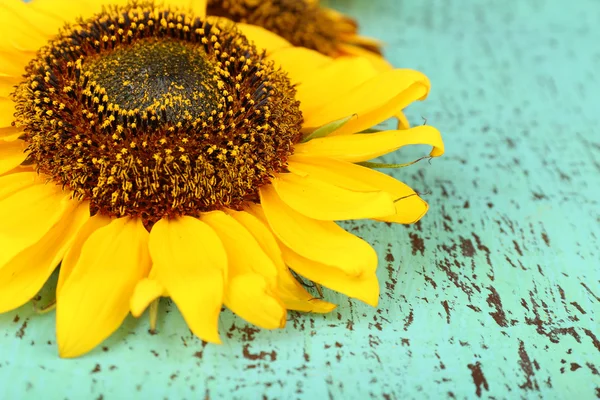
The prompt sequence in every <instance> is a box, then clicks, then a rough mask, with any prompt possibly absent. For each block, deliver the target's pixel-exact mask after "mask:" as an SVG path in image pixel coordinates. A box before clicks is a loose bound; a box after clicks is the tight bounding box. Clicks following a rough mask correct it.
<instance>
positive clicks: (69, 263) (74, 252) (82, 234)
mask: <svg viewBox="0 0 600 400" xmlns="http://www.w3.org/2000/svg"><path fill="white" fill-rule="evenodd" d="M109 223H110V218H109V217H106V216H104V215H102V214H96V215H94V216H93V217H91V218H89V219H88V220H87V221H86V222H85V224H83V225H82V226H81V228H79V230H78V231H77V233H76V234H75V240H73V243H72V244H71V246H70V247H69V250H68V251H67V253H66V254H65V258H64V259H63V262H62V264H61V265H60V273H59V274H58V283H57V284H56V291H57V292H60V291H61V289H62V287H63V285H64V283H65V282H66V281H67V279H68V278H69V275H71V272H73V268H74V267H75V265H76V264H77V260H79V257H80V256H81V249H82V248H83V245H84V244H85V243H86V242H87V240H88V239H89V237H90V236H91V235H92V233H94V232H96V231H97V230H98V229H100V228H102V227H104V226H106V225H108V224H109Z"/></svg>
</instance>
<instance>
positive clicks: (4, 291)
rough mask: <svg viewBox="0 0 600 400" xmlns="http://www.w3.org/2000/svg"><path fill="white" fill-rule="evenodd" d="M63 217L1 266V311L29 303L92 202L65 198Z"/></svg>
mask: <svg viewBox="0 0 600 400" xmlns="http://www.w3.org/2000/svg"><path fill="white" fill-rule="evenodd" d="M64 201H65V202H68V204H66V205H65V207H63V209H64V213H63V217H62V218H61V219H60V220H59V221H58V222H57V223H56V224H55V225H54V226H52V227H51V228H50V230H49V231H48V232H47V233H46V235H44V237H43V238H41V240H39V241H38V242H37V243H35V244H34V245H32V246H30V247H28V248H26V249H25V250H23V251H22V252H20V253H19V254H17V255H16V256H15V257H14V258H13V259H11V260H10V261H9V262H8V263H6V264H4V265H3V266H2V267H0V313H3V312H6V311H9V310H13V309H15V308H17V307H19V306H21V305H23V304H25V303H26V302H28V301H29V300H30V299H31V298H32V297H34V296H35V294H36V293H37V292H38V291H39V290H40V289H41V288H42V286H43V285H44V282H46V280H47V279H48V277H49V276H50V274H52V272H53V271H54V269H55V268H56V267H57V266H58V264H59V263H60V260H61V259H62V258H63V255H64V254H65V252H66V251H67V249H68V247H69V246H70V245H71V243H72V242H73V238H74V237H75V233H76V232H77V230H78V229H79V227H81V225H83V224H84V223H85V221H86V220H87V219H88V218H89V217H90V212H89V204H88V203H79V202H78V201H75V200H70V199H65V200H64Z"/></svg>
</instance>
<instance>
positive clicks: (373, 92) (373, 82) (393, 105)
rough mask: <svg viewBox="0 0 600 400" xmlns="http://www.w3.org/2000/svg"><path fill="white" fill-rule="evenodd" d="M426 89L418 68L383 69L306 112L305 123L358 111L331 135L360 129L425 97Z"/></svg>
mask: <svg viewBox="0 0 600 400" xmlns="http://www.w3.org/2000/svg"><path fill="white" fill-rule="evenodd" d="M428 92H429V80H428V79H427V77H426V76H425V75H423V74H421V73H420V72H417V71H412V70H402V69H394V70H389V71H385V72H382V73H380V74H379V75H377V76H375V77H374V78H372V79H370V80H368V81H367V82H364V83H363V84H362V85H360V86H358V87H356V88H355V89H353V90H352V91H351V92H349V93H346V94H345V95H344V96H341V97H340V98H338V99H337V101H334V102H331V103H329V104H326V105H324V106H323V107H321V108H320V109H319V110H318V111H316V112H312V113H310V114H309V115H307V116H306V118H305V121H304V126H305V127H307V128H317V127H319V126H321V125H324V124H326V123H328V122H331V121H335V120H336V119H340V118H342V117H345V116H347V115H351V114H358V117H357V118H356V119H353V120H352V121H350V122H349V123H348V124H347V125H346V126H344V127H342V128H341V129H340V130H338V131H336V132H334V133H333V135H344V134H348V133H354V132H360V131H362V130H365V129H367V128H370V127H372V126H375V125H377V124H379V123H381V122H383V121H385V120H386V119H388V118H390V117H392V116H394V115H396V114H397V113H398V112H399V111H401V110H402V109H404V108H406V106H408V105H409V104H410V103H412V102H414V101H416V100H422V99H424V98H425V97H427V94H428Z"/></svg>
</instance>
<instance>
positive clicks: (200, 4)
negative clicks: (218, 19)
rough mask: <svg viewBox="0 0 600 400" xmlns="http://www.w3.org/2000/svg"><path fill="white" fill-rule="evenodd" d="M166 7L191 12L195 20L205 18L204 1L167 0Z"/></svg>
mask: <svg viewBox="0 0 600 400" xmlns="http://www.w3.org/2000/svg"><path fill="white" fill-rule="evenodd" d="M165 4H166V5H169V6H173V7H179V8H183V9H189V10H192V12H193V15H194V16H195V17H197V18H200V19H204V18H205V17H206V0H167V1H165Z"/></svg>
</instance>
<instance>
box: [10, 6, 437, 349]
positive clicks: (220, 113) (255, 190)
mask: <svg viewBox="0 0 600 400" xmlns="http://www.w3.org/2000/svg"><path fill="white" fill-rule="evenodd" d="M104 3H105V2H103V1H93V0H88V1H79V2H70V1H67V0H64V1H57V0H52V1H50V0H33V1H32V2H30V3H21V2H20V1H19V0H5V1H4V2H3V3H1V5H0V15H1V16H2V17H1V18H2V20H1V21H0V22H1V23H0V30H1V32H2V39H0V220H1V221H2V224H1V225H0V243H2V252H0V312H7V311H9V310H13V309H15V308H17V307H19V306H21V305H23V304H25V303H26V302H28V301H29V300H30V299H31V298H32V297H34V296H35V295H36V294H37V292H38V291H39V290H40V289H41V288H42V286H43V285H44V283H45V282H46V280H47V279H48V278H49V276H50V275H51V274H52V273H53V272H54V271H55V270H56V268H57V267H59V266H60V270H59V279H58V283H57V287H56V329H57V332H56V333H57V343H58V347H59V353H60V355H61V356H62V357H76V356H79V355H81V354H84V353H86V352H88V351H90V350H91V349H93V348H94V347H95V346H97V345H98V344H99V343H101V342H102V341H103V340H104V339H105V338H107V337H108V336H109V335H110V334H111V333H112V332H114V331H115V330H116V329H117V328H118V327H119V326H120V324H121V323H122V321H123V319H124V318H125V317H126V316H127V315H128V314H129V313H131V314H133V315H134V316H140V315H141V314H142V313H143V312H144V310H145V309H146V308H147V307H148V306H151V311H152V313H151V321H153V322H152V323H154V321H155V316H156V305H157V300H158V299H159V298H160V297H161V296H168V297H170V298H171V299H172V300H173V302H174V303H175V304H176V305H177V307H178V308H179V310H180V311H181V314H182V315H183V317H184V319H185V321H186V322H187V324H188V326H189V327H190V329H191V330H192V332H193V333H194V334H196V335H197V336H198V337H199V338H201V339H203V340H205V341H208V342H217V343H218V342H219V340H220V339H219V334H218V327H217V325H218V317H219V313H220V311H221V308H222V306H223V304H224V305H226V306H227V307H228V308H229V309H231V310H232V311H233V312H235V313H236V314H237V315H239V316H240V317H241V318H243V319H245V320H246V321H248V322H250V323H253V324H256V325H258V326H260V327H263V328H266V329H274V328H281V327H283V326H284V325H285V322H286V312H287V310H288V309H289V310H298V311H306V312H317V313H326V312H329V311H331V310H332V309H333V308H334V307H335V306H334V305H333V304H331V303H328V302H326V301H324V300H321V299H317V298H314V296H313V295H311V294H310V293H309V292H307V291H306V290H305V289H304V287H303V285H301V284H300V283H299V282H298V280H296V278H295V275H293V274H292V271H294V273H295V274H298V275H300V276H303V277H304V278H307V279H309V280H311V281H314V282H316V283H318V284H322V285H324V286H326V287H328V288H331V289H333V290H337V291H339V292H341V293H344V294H346V295H348V296H350V297H353V298H356V299H359V300H362V301H364V302H366V303H368V304H370V305H373V306H375V305H376V304H377V301H378V295H379V286H378V282H377V278H376V275H375V270H376V267H377V255H376V253H375V251H374V250H373V249H372V248H371V246H370V245H369V244H368V243H367V242H365V241H364V240H362V239H360V238H358V237H356V236H354V235H351V234H350V233H348V232H346V231H345V230H344V229H342V228H341V227H339V226H338V225H337V224H336V222H335V221H340V220H348V219H361V218H372V219H376V220H380V221H386V222H396V223H412V222H415V221H417V220H418V219H419V218H421V217H422V216H423V215H424V214H425V212H426V211H427V204H426V203H425V202H424V201H423V200H422V199H421V198H419V196H418V195H417V194H416V193H415V192H414V191H413V190H412V189H410V188H409V187H408V186H406V185H404V184H403V183H401V182H399V181H397V180H395V179H394V178H392V177H390V176H388V175H385V174H383V173H380V172H377V171H375V170H373V169H370V168H366V167H364V166H361V165H360V164H358V163H360V162H363V161H366V160H370V159H372V158H375V157H378V156H381V155H383V154H386V153H388V152H391V151H394V150H396V149H399V148H400V147H402V146H405V145H409V144H428V145H432V146H433V150H432V152H431V156H439V155H441V154H442V153H443V143H442V141H441V138H440V134H439V132H438V131H437V130H435V129H434V128H432V127H429V126H422V127H417V128H413V129H409V130H403V131H383V132H376V133H365V130H367V129H368V128H370V127H372V126H374V125H375V124H377V123H379V122H381V121H383V120H385V119H387V118H389V117H391V116H393V115H394V114H396V113H397V112H398V110H400V109H402V108H403V107H405V106H407V105H408V104H409V103H411V102H412V101H415V100H419V99H423V98H424V97H426V95H427V93H428V91H429V82H428V80H427V78H426V77H425V76H424V75H422V74H420V73H418V72H416V71H410V70H389V71H386V72H383V73H379V74H376V75H373V74H372V70H371V69H369V68H367V67H366V65H368V64H369V62H368V61H366V60H364V59H360V58H352V59H344V58H340V59H333V58H331V57H328V56H325V55H322V54H320V53H318V52H316V51H313V50H309V49H306V48H301V47H293V46H291V45H290V44H289V43H288V42H287V41H285V40H284V39H282V38H280V37H278V36H276V35H274V34H272V33H269V32H268V31H265V30H260V29H254V28H252V27H251V28H249V29H246V31H247V32H246V31H245V30H244V27H242V29H239V28H237V27H236V26H235V25H234V24H233V23H230V22H228V21H220V20H215V19H211V18H206V17H205V10H204V7H202V6H201V5H199V2H198V1H197V0H195V1H189V2H188V1H175V0H171V1H165V2H160V3H159V2H152V1H144V2H125V1H120V2H119V1H112V2H111V3H110V4H104ZM246 28H247V27H246ZM296 276H297V275H296Z"/></svg>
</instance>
